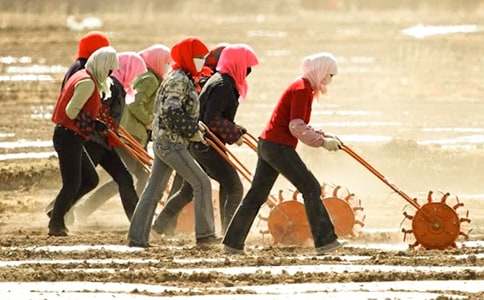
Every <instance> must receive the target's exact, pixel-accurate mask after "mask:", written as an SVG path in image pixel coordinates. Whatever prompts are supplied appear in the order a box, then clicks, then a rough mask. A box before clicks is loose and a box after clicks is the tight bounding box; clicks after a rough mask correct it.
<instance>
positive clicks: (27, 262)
mask: <svg viewBox="0 0 484 300" xmlns="http://www.w3.org/2000/svg"><path fill="white" fill-rule="evenodd" d="M159 262H160V261H159V260H156V259H141V258H140V259H134V258H133V259H49V260H47V259H35V260H15V261H0V268H8V267H20V266H24V265H64V266H65V265H81V264H82V265H84V264H90V265H111V264H116V265H127V264H153V263H159Z"/></svg>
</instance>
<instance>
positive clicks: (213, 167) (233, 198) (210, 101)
mask: <svg viewBox="0 0 484 300" xmlns="http://www.w3.org/2000/svg"><path fill="white" fill-rule="evenodd" d="M257 64H258V60H257V56H256V54H255V53H254V51H253V50H252V49H251V48H250V47H249V46H247V45H244V44H235V45H230V46H227V47H226V48H225V49H224V50H223V51H222V53H221V56H220V61H219V62H218V65H217V70H218V72H217V73H215V74H214V75H213V76H212V77H210V79H209V80H208V81H207V82H206V84H205V86H204V88H203V90H202V93H201V94H200V120H201V121H203V122H204V123H205V124H207V125H208V127H209V129H210V130H211V131H212V132H213V133H214V134H215V135H216V136H217V137H218V138H219V139H220V140H221V141H222V142H223V143H224V144H225V143H228V144H234V143H238V144H241V137H242V135H243V134H244V133H245V129H243V128H242V127H240V126H238V125H237V124H235V123H234V119H235V115H236V113H237V108H238V106H239V101H240V100H241V99H244V98H245V97H246V95H247V90H248V85H247V81H246V77H247V75H248V74H249V73H250V70H251V68H252V67H253V66H255V65H257ZM189 148H190V153H191V154H192V155H193V157H194V158H195V159H196V160H197V162H198V163H199V164H200V165H201V166H202V167H203V169H204V170H205V172H207V174H208V175H209V176H210V177H211V178H213V179H214V180H216V181H217V182H218V183H219V184H220V189H219V206H220V217H221V224H222V232H225V230H226V228H227V226H228V224H229V222H230V220H231V219H232V216H233V214H234V212H235V210H236V209H237V207H238V206H239V203H240V201H241V200H242V194H243V186H242V182H241V181H240V178H239V175H238V174H237V170H235V169H234V168H233V167H232V165H231V164H229V163H228V162H227V161H226V160H225V159H224V158H222V157H221V156H220V154H218V153H217V151H216V150H214V149H212V148H211V147H209V146H207V145H205V144H203V143H199V142H193V143H191V144H190V147H189ZM191 199H192V188H191V187H190V185H189V184H188V183H186V182H185V183H184V184H183V186H182V189H181V190H180V191H179V192H178V193H177V194H176V195H174V197H172V198H170V199H169V200H168V202H167V204H166V206H165V207H164V208H163V210H162V212H161V213H160V215H159V216H158V218H157V220H156V222H155V224H154V225H153V229H154V230H155V231H156V232H157V233H159V234H163V233H167V234H170V233H171V230H172V228H173V227H174V224H176V217H177V215H178V213H179V212H180V211H181V210H182V209H183V207H184V206H185V205H186V204H188V203H189V202H190V201H191Z"/></svg>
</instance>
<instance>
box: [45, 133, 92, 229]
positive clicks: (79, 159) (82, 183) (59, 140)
mask: <svg viewBox="0 0 484 300" xmlns="http://www.w3.org/2000/svg"><path fill="white" fill-rule="evenodd" d="M53 142H54V149H55V151H56V152H57V155H58V157H59V166H60V173H61V177H62V188H61V190H60V191H59V194H57V197H56V198H55V203H54V208H53V210H52V215H51V219H50V222H49V228H56V227H57V228H59V227H65V224H64V215H65V214H66V213H67V211H69V209H70V208H71V207H72V205H74V203H75V201H76V199H79V198H81V197H82V196H83V195H85V194H87V193H88V192H89V191H91V190H92V189H94V188H95V187H96V185H97V184H98V182H99V177H98V175H97V173H96V169H95V166H94V164H93V162H92V161H91V159H90V158H89V156H88V154H87V152H86V149H85V148H84V146H83V140H82V139H81V137H80V136H79V135H77V134H75V133H74V132H73V131H71V130H69V129H66V128H64V127H62V126H59V125H58V126H56V127H55V129H54V136H53Z"/></svg>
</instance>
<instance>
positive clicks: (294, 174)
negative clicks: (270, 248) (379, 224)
mask: <svg viewBox="0 0 484 300" xmlns="http://www.w3.org/2000/svg"><path fill="white" fill-rule="evenodd" d="M257 154H258V156H259V159H258V161H257V167H256V170H255V175H254V179H253V181H252V186H251V187H250V189H249V191H248V192H247V195H245V198H244V199H243V200H242V203H241V204H240V206H239V207H238V208H237V211H236V212H235V215H234V217H233V219H232V221H231V222H230V225H229V227H228V228H227V232H226V234H225V238H224V240H223V243H224V244H225V245H227V246H230V247H232V248H236V249H243V248H244V243H245V239H246V238H247V235H248V234H249V231H250V227H251V226H252V223H253V222H254V219H255V217H256V216H257V214H258V213H259V209H260V207H261V206H262V204H264V202H265V201H266V199H267V197H268V196H269V193H270V191H271V189H272V186H273V185H274V182H275V181H276V179H277V177H278V176H279V174H282V175H284V177H286V178H287V179H288V180H289V181H290V182H291V183H292V184H293V185H294V186H295V187H296V188H297V189H298V190H299V191H300V192H301V193H302V196H303V199H304V206H305V209H306V215H307V217H308V220H309V225H310V227H311V233H312V235H313V240H314V245H315V247H320V246H324V245H326V244H328V243H331V242H333V241H335V240H336V238H337V236H336V234H335V232H334V228H333V224H332V223H331V220H330V219H329V215H328V212H327V211H326V209H325V208H324V206H323V203H322V202H321V199H320V195H321V186H320V184H319V182H318V180H317V179H316V177H314V175H313V174H312V173H311V171H309V169H308V168H307V167H306V165H305V164H304V162H303V161H302V160H301V158H300V157H299V155H298V154H297V152H296V150H295V149H294V148H292V147H289V146H286V145H282V144H276V143H272V142H268V141H264V140H259V144H258V146H257Z"/></svg>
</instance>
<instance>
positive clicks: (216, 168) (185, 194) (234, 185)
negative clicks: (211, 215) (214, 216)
mask: <svg viewBox="0 0 484 300" xmlns="http://www.w3.org/2000/svg"><path fill="white" fill-rule="evenodd" d="M189 150H190V154H191V155H192V156H193V157H194V158H195V160H196V161H197V162H198V163H199V164H200V166H201V167H202V168H203V169H204V171H205V172H206V173H207V175H208V176H210V177H211V178H212V179H214V180H216V181H217V182H218V183H219V184H220V189H219V207H220V222H221V224H222V232H225V230H226V228H227V226H228V224H229V222H230V220H231V219H232V216H233V215H234V213H235V210H236V209H237V207H238V206H239V204H240V201H241V199H242V195H243V192H244V187H243V185H242V182H241V181H240V178H239V175H238V174H237V171H236V170H235V169H234V168H233V167H232V166H231V165H230V164H229V163H227V161H225V160H224V159H223V158H222V157H221V156H220V155H219V154H218V153H217V152H216V151H215V150H213V148H211V147H209V146H206V145H204V144H202V143H192V144H190V146H189ZM192 198H193V189H192V187H191V186H190V184H189V183H188V182H186V181H185V182H183V185H182V187H181V189H180V190H179V191H178V192H177V193H176V194H174V195H173V196H172V197H170V198H169V200H168V201H167V203H166V205H165V207H164V208H163V210H162V211H161V213H160V215H159V216H158V218H157V220H156V221H155V224H154V227H155V228H156V229H157V230H158V231H164V229H165V228H164V227H165V226H170V225H169V224H173V223H175V222H176V218H177V216H178V214H179V213H180V211H181V210H182V209H183V208H184V207H185V205H187V204H188V203H190V202H191V201H192Z"/></svg>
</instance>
